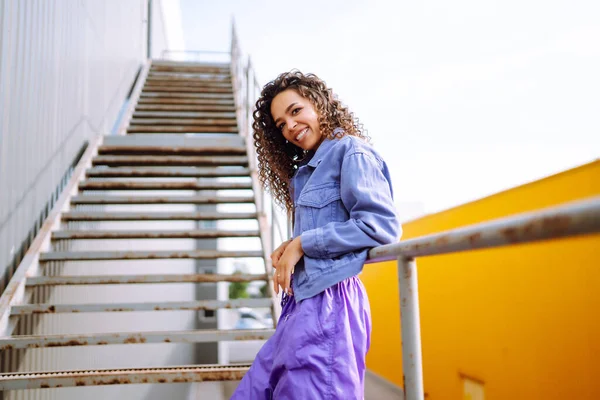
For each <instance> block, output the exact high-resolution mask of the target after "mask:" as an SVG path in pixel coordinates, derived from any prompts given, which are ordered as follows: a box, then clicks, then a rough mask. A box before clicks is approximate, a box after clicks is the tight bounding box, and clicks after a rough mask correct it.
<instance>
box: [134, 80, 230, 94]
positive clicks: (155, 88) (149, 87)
mask: <svg viewBox="0 0 600 400" xmlns="http://www.w3.org/2000/svg"><path fill="white" fill-rule="evenodd" d="M143 90H144V91H146V92H178V93H180V92H186V93H187V92H192V93H232V89H231V87H219V86H197V85H187V86H183V85H169V86H164V85H159V84H152V83H148V82H147V83H146V84H145V85H144V89H143Z"/></svg>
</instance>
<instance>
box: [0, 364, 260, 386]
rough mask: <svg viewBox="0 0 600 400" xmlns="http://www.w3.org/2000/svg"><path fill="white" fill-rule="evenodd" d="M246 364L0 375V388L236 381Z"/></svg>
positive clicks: (240, 376) (242, 374)
mask: <svg viewBox="0 0 600 400" xmlns="http://www.w3.org/2000/svg"><path fill="white" fill-rule="evenodd" d="M249 368H250V366H249V365H235V366H233V365H231V366H229V365H197V366H180V367H164V368H122V369H110V370H108V369H107V370H99V369H95V370H78V371H49V372H29V373H22V372H16V373H8V374H2V375H0V390H18V389H45V388H58V387H72V386H96V385H114V384H132V383H181V382H214V381H238V380H240V379H242V378H243V376H244V374H245V373H246V372H247V371H248V369H249Z"/></svg>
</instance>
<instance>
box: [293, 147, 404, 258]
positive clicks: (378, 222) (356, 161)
mask: <svg viewBox="0 0 600 400" xmlns="http://www.w3.org/2000/svg"><path fill="white" fill-rule="evenodd" d="M340 197H341V200H342V202H343V204H344V206H345V207H346V210H348V213H349V219H348V220H347V221H345V222H330V223H328V224H326V225H324V226H322V227H318V228H316V229H311V230H307V231H304V232H303V233H302V234H301V242H302V249H303V250H304V253H305V254H306V255H307V256H309V257H312V258H334V257H338V256H340V255H342V254H345V253H349V252H353V251H358V250H363V249H370V248H373V247H377V246H380V245H384V244H389V243H394V242H396V241H397V240H398V239H399V238H400V235H401V232H402V230H401V227H400V222H399V219H398V214H397V211H396V207H395V206H394V201H393V193H392V185H391V182H390V177H389V172H388V169H387V166H386V164H385V163H384V162H383V161H381V162H380V161H378V160H377V159H376V158H375V156H373V155H371V154H368V153H364V152H353V153H351V154H349V155H346V156H345V157H344V159H343V161H342V168H341V178H340Z"/></svg>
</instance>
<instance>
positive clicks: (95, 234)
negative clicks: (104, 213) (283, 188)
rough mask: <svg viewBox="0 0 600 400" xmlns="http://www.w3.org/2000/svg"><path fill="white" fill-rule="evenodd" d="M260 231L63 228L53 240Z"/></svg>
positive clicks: (199, 236) (204, 236)
mask: <svg viewBox="0 0 600 400" xmlns="http://www.w3.org/2000/svg"><path fill="white" fill-rule="evenodd" d="M259 235H260V233H259V232H258V231H252V230H244V231H224V230H222V231H221V230H184V231H176V230H167V231H162V230H161V231H143V230H135V231H126V230H114V231H97V230H93V231H87V230H86V231H74V230H63V231H54V232H52V240H74V239H216V238H234V237H257V236H259Z"/></svg>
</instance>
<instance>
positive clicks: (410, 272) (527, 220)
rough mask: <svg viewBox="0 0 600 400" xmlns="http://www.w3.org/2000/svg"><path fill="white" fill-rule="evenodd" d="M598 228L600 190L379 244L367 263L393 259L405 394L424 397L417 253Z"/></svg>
mask: <svg viewBox="0 0 600 400" xmlns="http://www.w3.org/2000/svg"><path fill="white" fill-rule="evenodd" d="M593 233H600V196H597V197H592V198H590V199H586V200H582V201H577V202H572V203H568V204H564V205H561V206H558V207H553V208H548V209H544V210H541V211H535V212H530V213H523V214H518V215H515V216H511V217H506V218H501V219H496V220H493V221H490V222H485V223H482V224H477V225H471V226H467V227H464V228H459V229H454V230H450V231H445V232H441V233H437V234H434V235H428V236H422V237H418V238H415V239H409V240H404V241H400V242H399V243H394V244H390V245H386V246H380V247H377V248H374V249H372V250H371V251H370V252H369V259H368V261H367V263H376V262H380V261H389V260H397V262H398V285H399V288H400V325H401V341H402V368H403V371H404V396H405V399H406V400H423V399H424V390H423V364H422V356H421V324H420V315H419V291H418V281H417V264H416V262H415V259H414V258H415V257H422V256H431V255H439V254H448V253H456V252H460V251H466V250H475V249H485V248H493V247H501V246H510V245H514V244H520V243H529V242H536V241H541V240H548V239H559V238H566V237H573V236H578V235H585V234H593Z"/></svg>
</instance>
